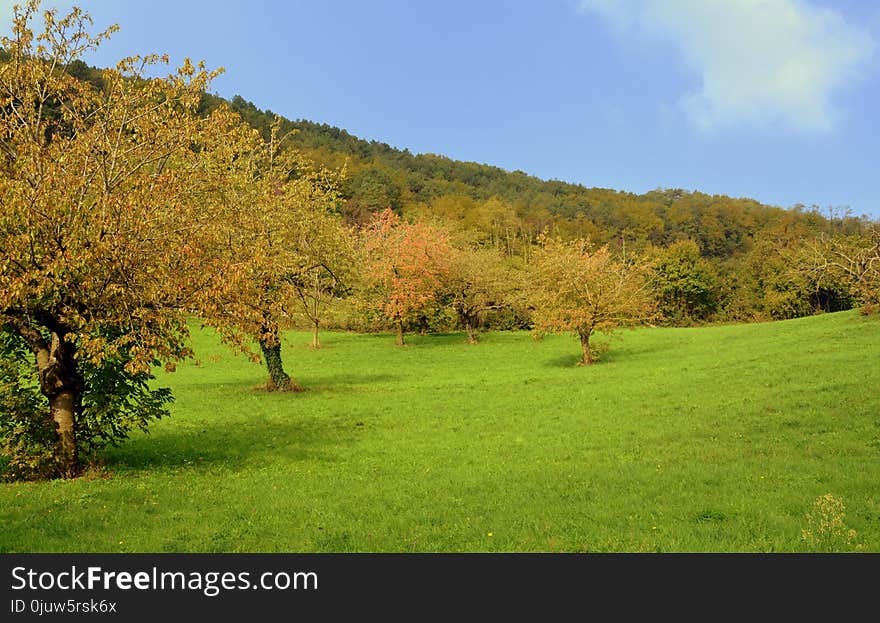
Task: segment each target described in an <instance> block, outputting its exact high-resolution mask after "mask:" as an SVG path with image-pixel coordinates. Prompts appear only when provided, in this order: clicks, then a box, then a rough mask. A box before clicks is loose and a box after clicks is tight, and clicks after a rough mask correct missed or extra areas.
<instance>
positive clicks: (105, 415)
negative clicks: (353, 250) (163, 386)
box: [0, 2, 237, 475]
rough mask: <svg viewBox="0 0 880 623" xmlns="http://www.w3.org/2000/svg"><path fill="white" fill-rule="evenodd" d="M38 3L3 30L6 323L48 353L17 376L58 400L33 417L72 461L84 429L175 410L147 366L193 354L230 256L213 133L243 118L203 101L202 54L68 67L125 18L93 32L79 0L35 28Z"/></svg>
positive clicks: (116, 433) (72, 469)
mask: <svg viewBox="0 0 880 623" xmlns="http://www.w3.org/2000/svg"><path fill="white" fill-rule="evenodd" d="M37 4H38V3H37V2H30V3H28V5H27V6H26V7H25V8H24V9H23V10H22V11H19V12H17V13H16V17H15V20H14V23H13V32H12V35H11V36H10V37H4V38H3V39H2V42H0V46H2V47H3V49H4V50H5V51H6V53H7V60H6V61H5V62H2V63H0V206H2V207H0V325H2V330H3V333H4V344H5V346H4V347H3V350H4V353H3V354H4V356H9V357H10V358H12V355H11V354H12V353H20V352H21V351H22V350H25V351H28V352H29V353H30V354H31V357H32V359H31V363H30V369H28V368H27V367H22V366H17V367H14V370H13V368H7V375H11V377H10V376H7V384H6V386H7V387H13V386H16V385H17V386H20V387H22V388H32V387H33V388H34V390H35V391H37V390H38V392H39V394H40V395H41V396H42V399H43V400H44V401H46V402H47V403H48V404H47V407H48V408H47V409H46V410H45V411H43V409H42V408H40V409H39V410H38V411H37V412H35V413H32V414H31V417H30V420H29V421H28V422H27V424H28V426H30V427H31V428H34V427H36V428H40V429H41V430H43V431H45V433H46V435H47V437H48V438H50V439H54V451H53V464H52V466H51V471H52V472H54V473H56V474H61V475H72V474H75V473H76V472H77V470H78V469H79V465H80V461H79V451H80V449H81V446H83V445H84V444H90V443H98V442H102V441H103V442H107V441H113V440H115V439H118V438H120V437H124V436H125V434H126V433H127V431H128V430H129V429H131V428H132V427H143V426H145V425H146V422H147V421H148V420H149V419H152V418H155V417H159V416H161V415H163V414H165V413H166V412H167V411H166V410H165V405H166V404H167V402H168V401H169V400H170V395H169V394H168V392H167V390H154V389H151V388H150V387H149V386H148V384H147V381H148V380H149V379H150V378H151V370H152V368H153V367H154V366H156V365H161V364H167V365H169V366H173V365H174V363H175V362H176V361H178V360H180V359H181V358H183V357H186V356H187V355H188V354H189V352H190V351H189V348H188V346H187V337H188V334H187V326H186V322H185V312H186V310H193V309H197V305H198V303H199V301H204V300H206V299H207V298H209V297H210V292H209V291H208V290H209V289H210V288H211V284H212V283H213V282H214V279H213V275H216V274H218V273H222V272H224V271H225V270H226V269H227V267H226V266H225V265H224V263H223V261H222V260H221V259H219V258H218V257H217V256H216V255H214V254H213V253H211V252H210V250H211V244H212V241H213V231H214V228H215V227H216V225H215V223H216V220H217V216H218V215H217V213H216V212H214V211H212V206H215V205H217V202H216V201H215V199H213V198H212V197H211V195H212V194H214V193H216V192H218V191H220V190H221V189H222V187H223V177H222V172H221V171H218V170H216V169H214V168H212V167H211V166H210V160H211V156H212V154H211V149H210V148H209V146H210V145H212V144H213V145H218V144H222V143H223V142H224V139H223V137H224V136H225V135H226V134H227V133H228V132H229V130H230V127H231V126H233V125H234V123H237V122H233V120H232V119H231V118H230V117H229V116H228V115H225V114H224V113H223V112H222V111H218V112H217V113H215V114H212V115H209V116H207V117H200V116H198V115H197V114H196V111H197V107H198V105H199V102H200V100H201V96H202V93H204V91H205V89H206V88H207V87H208V85H209V84H210V81H211V79H212V78H213V77H214V76H215V75H216V73H217V72H211V71H208V70H206V69H204V67H203V66H201V65H198V66H197V65H193V64H192V63H191V62H189V61H186V62H185V63H184V65H183V66H182V67H180V68H179V69H177V70H176V71H174V72H172V73H171V74H170V75H168V76H167V77H165V78H149V77H148V76H149V75H150V74H151V73H152V72H153V71H154V70H155V68H156V66H157V65H161V64H162V63H166V62H167V59H165V58H161V57H158V56H148V57H132V58H127V59H124V60H122V61H120V63H119V64H118V65H117V67H116V68H115V69H110V70H105V71H104V72H103V74H102V80H101V85H95V84H92V83H89V82H83V81H80V80H77V79H76V78H74V77H72V76H71V75H70V74H69V73H68V71H67V68H69V67H70V66H71V63H72V62H73V61H75V60H77V59H78V58H79V57H80V56H82V55H83V54H84V53H86V52H88V51H90V50H92V49H94V48H95V47H96V46H98V45H99V44H100V42H101V41H102V40H103V39H104V38H106V37H107V36H108V35H109V34H110V32H112V30H113V29H112V28H111V29H110V30H108V31H106V32H104V33H102V34H99V35H96V36H92V35H90V34H89V32H88V29H89V27H90V25H91V21H90V19H89V17H88V16H87V15H85V14H83V13H82V12H81V11H80V10H79V9H73V10H72V12H71V13H70V14H69V15H68V16H67V17H64V18H58V16H57V15H56V13H55V12H54V11H46V12H45V13H44V22H45V24H44V28H43V31H42V32H40V33H35V32H34V31H33V30H32V29H31V23H32V22H33V21H34V20H35V18H36V13H37ZM16 360H18V361H20V360H21V359H20V357H19V358H18V359H16ZM13 372H14V373H13ZM12 377H14V378H12ZM10 378H11V380H10ZM5 389H6V388H4V392H3V393H4V394H5V393H6V392H5ZM4 400H5V399H4ZM0 411H10V414H9V415H8V417H7V415H6V414H0V415H3V421H4V423H8V422H10V421H16V420H15V418H19V420H20V419H21V418H22V413H21V412H20V411H14V412H13V411H12V410H11V409H10V407H9V406H8V405H7V404H5V402H3V401H0ZM35 421H36V422H35ZM100 422H109V424H106V425H102V424H100ZM21 424H22V423H21V422H20V421H19V422H18V424H16V426H18V427H19V428H21V426H20V425H21ZM92 425H94V426H92ZM25 428H27V427H25ZM13 430H15V429H13ZM107 437H109V439H108V438H107ZM13 438H14V435H13ZM6 440H7V442H9V440H10V437H6ZM12 443H15V442H14V441H13V442H12Z"/></svg>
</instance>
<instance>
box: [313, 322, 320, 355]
mask: <svg viewBox="0 0 880 623" xmlns="http://www.w3.org/2000/svg"><path fill="white" fill-rule="evenodd" d="M312 348H314V349H316V350H317V349H318V348H321V342H320V341H319V340H318V321H317V320H315V321H314V323H313V327H312Z"/></svg>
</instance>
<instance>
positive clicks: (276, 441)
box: [101, 415, 366, 472]
mask: <svg viewBox="0 0 880 623" xmlns="http://www.w3.org/2000/svg"><path fill="white" fill-rule="evenodd" d="M365 428H366V427H365V426H364V422H363V418H362V417H361V418H357V417H355V416H354V415H353V416H351V417H342V418H332V419H327V418H316V417H312V418H308V419H293V418H292V419H291V421H290V422H282V423H279V421H278V420H277V418H273V419H264V418H254V419H253V420H252V421H248V422H245V423H242V422H241V421H240V420H239V421H228V422H218V423H217V424H216V425H214V426H212V425H211V424H210V423H209V422H204V423H202V426H200V427H191V426H190V427H186V428H180V429H172V430H167V429H166V430H163V431H162V433H161V434H158V435H155V436H153V435H150V434H146V435H138V436H137V437H135V438H133V439H130V440H129V441H127V442H125V443H124V444H122V445H121V446H119V447H118V448H112V449H109V450H106V451H105V452H104V453H103V454H102V457H101V458H102V460H103V463H104V465H105V466H106V467H107V468H108V469H110V470H112V471H126V472H131V471H134V472H138V471H152V470H156V469H189V468H193V469H199V468H204V467H211V468H216V467H222V468H224V469H228V470H231V471H235V470H237V469H239V468H242V467H244V466H245V465H254V464H264V465H271V464H273V463H277V462H278V461H279V460H282V461H288V462H298V461H315V460H317V461H329V462H335V461H338V460H341V458H340V457H342V456H343V455H344V453H345V448H346V447H347V446H349V445H350V444H352V443H354V442H355V440H356V439H357V437H359V436H361V435H363V431H364V430H365Z"/></svg>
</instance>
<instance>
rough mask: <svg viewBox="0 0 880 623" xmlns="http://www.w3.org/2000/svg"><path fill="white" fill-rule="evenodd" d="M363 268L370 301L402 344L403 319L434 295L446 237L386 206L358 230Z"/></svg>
mask: <svg viewBox="0 0 880 623" xmlns="http://www.w3.org/2000/svg"><path fill="white" fill-rule="evenodd" d="M363 244H364V255H365V269H364V273H365V276H366V280H367V283H368V288H369V291H368V294H369V296H370V299H371V301H372V304H373V307H374V308H375V309H376V310H377V311H379V312H380V314H381V315H382V316H383V317H384V318H385V319H386V320H387V321H389V322H391V323H393V324H394V326H395V327H396V328H397V344H398V345H399V346H402V345H403V344H404V338H403V332H404V326H405V325H406V323H407V322H411V321H413V320H416V319H417V318H418V317H419V315H420V314H422V313H424V312H425V311H426V310H428V309H429V308H430V307H431V306H432V305H434V304H435V303H436V302H437V300H438V295H439V293H440V290H441V286H442V283H443V277H444V276H445V275H446V273H447V272H448V270H449V265H450V256H451V250H450V247H449V237H448V235H447V234H446V233H445V232H443V231H442V230H440V229H438V228H436V227H432V226H430V225H427V224H425V223H407V222H405V221H403V220H402V219H401V218H400V217H399V216H397V215H396V214H395V213H394V212H392V211H391V210H390V209H386V210H384V211H383V212H380V213H379V214H377V215H376V216H375V218H374V219H373V220H372V221H371V222H370V223H369V225H367V227H365V228H364V230H363Z"/></svg>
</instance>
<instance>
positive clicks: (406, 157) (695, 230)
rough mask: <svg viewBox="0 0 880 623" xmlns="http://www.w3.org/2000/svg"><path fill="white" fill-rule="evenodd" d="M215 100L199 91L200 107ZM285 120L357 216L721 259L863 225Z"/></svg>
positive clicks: (254, 120) (260, 119) (814, 210)
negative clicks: (418, 218)
mask: <svg viewBox="0 0 880 623" xmlns="http://www.w3.org/2000/svg"><path fill="white" fill-rule="evenodd" d="M221 101H223V100H221V99H220V98H217V97H216V96H206V100H205V106H204V107H205V110H209V109H211V108H212V107H214V106H217V105H219V104H220V102H221ZM228 103H229V105H230V106H231V107H232V108H233V109H235V110H237V111H238V112H239V113H240V114H241V115H242V117H244V118H245V119H246V120H247V121H248V122H249V123H250V124H251V125H252V126H254V127H256V128H259V129H261V130H263V131H264V132H266V131H267V129H268V127H269V125H270V123H271V121H272V119H273V118H274V113H272V112H271V111H268V110H267V111H262V110H259V109H258V108H257V107H256V106H254V104H252V103H251V102H249V101H247V100H245V99H244V98H242V97H240V96H236V97H234V98H232V100H231V101H230V102H228ZM284 123H285V127H286V129H288V130H290V129H295V130H296V131H297V132H296V135H295V136H294V137H293V139H292V143H293V144H295V145H296V146H297V147H298V148H299V149H301V150H303V151H305V152H307V153H308V154H309V155H310V156H311V157H312V158H313V159H314V160H316V161H317V162H319V163H321V164H323V165H325V166H328V167H330V168H338V167H340V166H342V165H343V164H346V165H347V170H348V179H347V182H346V184H345V187H344V196H345V200H346V206H345V208H344V209H345V211H346V214H347V216H348V217H349V218H351V219H352V220H355V221H358V220H363V219H364V216H365V214H368V213H371V212H374V211H376V210H378V209H382V208H384V207H389V206H390V207H392V208H393V209H395V210H397V211H400V212H403V213H415V214H418V215H425V214H427V215H431V216H434V217H437V216H439V217H441V218H444V219H446V220H452V221H456V220H457V221H462V222H464V223H465V224H466V225H467V226H472V227H473V226H477V227H482V228H484V229H492V228H495V229H497V230H498V231H497V232H495V233H496V235H498V236H501V237H503V236H504V235H506V236H507V237H508V238H509V239H515V238H525V239H527V241H528V242H533V241H534V238H535V237H536V236H537V234H538V233H540V232H542V231H544V232H546V231H548V230H549V231H555V232H556V233H559V234H561V235H563V236H573V235H581V236H590V237H591V238H592V239H593V240H595V241H597V242H611V243H613V244H620V243H621V242H625V243H628V244H634V245H636V246H637V247H639V246H644V245H645V244H651V245H655V246H667V245H669V244H670V243H672V242H675V241H677V240H682V239H691V240H694V241H696V242H697V243H698V244H699V245H700V249H701V252H702V254H703V255H704V257H708V258H719V259H722V258H730V257H733V256H735V255H737V254H739V253H743V252H746V251H748V250H749V249H750V248H751V246H752V242H753V241H754V240H755V239H756V238H758V237H760V236H762V235H763V234H765V233H766V232H772V231H776V230H782V231H791V230H799V231H802V232H811V233H816V232H819V231H824V232H835V233H853V232H857V231H860V230H861V229H862V227H863V226H864V224H865V219H864V218H863V217H860V218H856V217H853V216H852V215H849V214H847V213H846V212H842V213H841V212H840V211H837V212H835V211H833V210H822V209H821V208H819V207H818V206H811V207H809V208H808V207H806V206H794V207H792V208H790V209H783V208H782V207H778V206H770V205H765V204H761V203H759V202H758V201H755V200H753V199H748V198H733V197H728V196H725V195H708V194H705V193H701V192H699V191H686V190H682V189H657V190H654V191H651V192H648V193H645V194H642V195H638V194H634V193H627V192H622V191H616V190H612V189H607V188H587V187H585V186H582V185H579V184H571V183H566V182H563V181H559V180H541V179H539V178H537V177H534V176H530V175H527V174H526V173H524V172H522V171H512V172H511V171H505V170H503V169H501V168H499V167H494V166H490V165H486V164H478V163H474V162H461V161H456V160H452V159H450V158H446V157H444V156H442V155H435V154H413V153H411V152H410V151H408V150H406V149H404V150H399V149H395V148H393V147H391V146H389V145H387V144H386V143H382V142H379V141H375V140H373V141H367V140H364V139H361V138H358V137H356V136H354V135H352V134H350V133H348V132H347V131H345V130H344V129H340V128H337V127H333V126H329V125H326V124H320V123H315V122H312V121H308V120H303V119H299V120H285V122H284ZM487 203H488V204H489V205H488V206H487Z"/></svg>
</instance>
